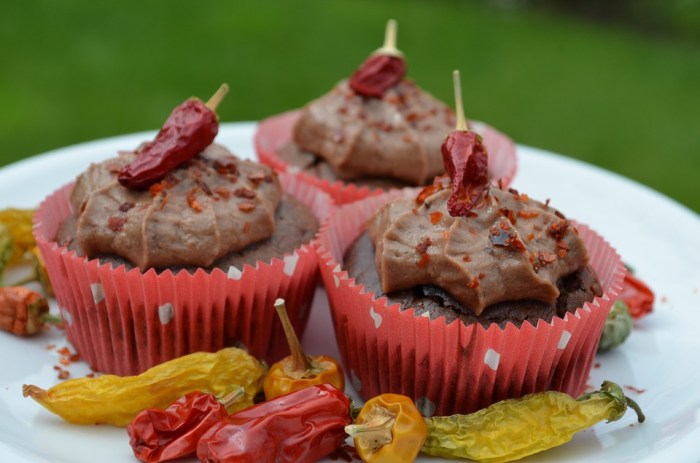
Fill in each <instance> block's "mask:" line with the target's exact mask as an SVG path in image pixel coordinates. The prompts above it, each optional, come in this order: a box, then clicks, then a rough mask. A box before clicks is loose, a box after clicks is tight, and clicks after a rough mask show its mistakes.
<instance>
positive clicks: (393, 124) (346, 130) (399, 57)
mask: <svg viewBox="0 0 700 463" xmlns="http://www.w3.org/2000/svg"><path fill="white" fill-rule="evenodd" d="M453 126H454V115H453V113H452V110H451V109H450V108H449V107H448V106H446V105H445V104H443V103H442V102H440V101H438V100H437V99H435V98H434V97H433V96H431V95H430V94H428V93H426V92H425V91H423V90H422V89H420V88H419V87H418V86H417V85H416V84H415V83H413V82H412V81H410V80H409V79H407V78H405V61H404V59H403V54H402V53H401V52H400V51H399V50H398V49H396V47H395V22H393V21H389V23H388V24H387V34H386V39H385V44H384V46H383V47H382V48H380V49H379V50H377V51H376V52H375V53H373V54H372V55H371V56H370V57H369V58H368V59H367V60H366V61H365V62H364V63H363V64H362V66H360V68H359V69H357V70H356V71H355V73H354V74H353V75H352V76H351V77H350V79H347V80H341V81H340V82H339V83H338V84H337V85H336V86H335V87H334V88H333V89H332V90H331V91H330V92H329V93H327V94H326V95H324V96H322V97H320V98H318V99H317V100H314V101H312V102H310V103H308V104H307V105H306V106H305V107H304V108H303V109H302V111H301V115H300V117H299V119H298V121H297V123H296V125H295V126H294V129H293V138H294V141H295V143H296V144H297V145H298V147H299V148H300V149H302V150H304V151H308V152H311V153H314V154H315V155H317V156H318V157H320V158H322V159H324V160H325V161H326V162H327V163H328V164H329V165H330V166H331V167H332V168H333V170H334V171H335V174H336V176H337V177H338V178H340V179H344V180H353V179H356V178H362V177H387V178H392V179H396V180H400V181H403V182H406V183H409V184H414V185H424V184H426V183H427V182H429V181H430V180H431V179H432V178H433V177H434V176H436V175H438V174H441V173H442V165H441V163H440V149H439V147H440V144H441V143H442V140H443V139H444V137H445V136H446V135H447V134H448V133H449V131H450V130H451V128H452V127H453ZM406 160H410V161H411V162H406Z"/></svg>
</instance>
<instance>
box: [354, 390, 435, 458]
mask: <svg viewBox="0 0 700 463" xmlns="http://www.w3.org/2000/svg"><path fill="white" fill-rule="evenodd" d="M345 432H347V433H348V434H349V435H350V436H351V437H352V438H353V439H354V441H355V449H356V450H357V453H358V454H359V455H360V458H362V461H366V462H367V463H402V462H406V461H413V460H414V459H415V458H416V456H417V455H418V452H420V449H421V447H422V446H423V442H424V441H425V438H426V436H427V434H428V427H427V425H426V424H425V421H424V419H423V417H422V416H421V414H420V412H419V411H418V409H417V408H416V406H415V404H414V403H413V400H411V399H410V398H408V397H406V396H404V395H400V394H391V393H387V394H381V395H378V396H376V397H373V398H371V399H370V400H368V401H367V402H365V404H364V405H363V406H362V410H360V413H359V415H357V418H355V423H354V424H351V425H348V426H346V427H345Z"/></svg>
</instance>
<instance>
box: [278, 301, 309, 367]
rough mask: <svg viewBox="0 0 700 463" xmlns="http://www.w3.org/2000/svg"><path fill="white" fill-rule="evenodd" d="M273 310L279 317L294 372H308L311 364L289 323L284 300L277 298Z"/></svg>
mask: <svg viewBox="0 0 700 463" xmlns="http://www.w3.org/2000/svg"><path fill="white" fill-rule="evenodd" d="M275 310H276V311H277V315H278V316H279V317H280V322H282V328H283V329H284V335H285V336H286V337H287V344H289V350H290V351H291V353H292V364H293V367H294V370H296V371H308V370H310V369H311V363H310V362H309V359H308V357H306V354H304V350H303V349H302V348H301V343H300V342H299V338H298V337H297V334H296V333H295V332H294V327H293V326H292V322H290V321H289V315H287V308H286V307H285V305H284V299H280V298H278V299H277V300H276V301H275Z"/></svg>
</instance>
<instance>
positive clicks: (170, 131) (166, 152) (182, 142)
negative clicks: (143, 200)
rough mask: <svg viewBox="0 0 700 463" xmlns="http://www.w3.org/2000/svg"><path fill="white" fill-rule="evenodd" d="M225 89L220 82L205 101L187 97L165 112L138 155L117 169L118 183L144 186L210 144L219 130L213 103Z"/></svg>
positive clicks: (216, 103) (136, 186)
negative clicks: (215, 90)
mask: <svg viewBox="0 0 700 463" xmlns="http://www.w3.org/2000/svg"><path fill="white" fill-rule="evenodd" d="M227 92H228V85H226V84H223V85H222V86H221V87H220V88H219V90H218V91H217V92H216V93H215V94H214V95H213V96H212V97H211V99H209V101H208V102H207V103H206V104H205V103H204V102H203V101H202V100H200V99H198V98H190V99H188V100H186V101H185V102H183V103H181V104H180V105H178V106H177V107H176V108H175V109H174V110H173V112H172V113H171V114H170V116H168V119H167V120H166V121H165V124H164V125H163V127H161V129H160V131H159V132H158V134H157V135H156V138H155V139H154V140H153V141H151V142H149V143H146V144H145V145H144V146H142V147H141V148H140V149H139V151H138V157H137V158H136V159H135V160H134V161H132V162H131V163H130V164H127V165H126V166H124V167H123V168H122V169H121V171H120V172H119V177H118V179H119V183H121V184H122V185H124V186H125V187H127V188H139V189H144V188H148V187H149V186H150V185H152V184H153V183H155V182H157V181H159V180H161V179H162V178H163V177H164V176H165V175H166V174H167V173H168V172H170V171H171V170H173V169H175V168H176V167H177V166H179V165H180V164H182V163H183V162H185V161H187V160H189V159H191V158H193V157H194V156H196V155H198V154H199V153H201V152H202V150H204V148H206V147H207V146H209V145H211V143H212V142H213V141H214V138H215V137H216V134H217V133H218V131H219V120H218V116H217V115H216V112H215V110H216V107H217V106H218V104H219V102H220V101H221V99H222V98H223V97H224V96H225V95H226V93H227Z"/></svg>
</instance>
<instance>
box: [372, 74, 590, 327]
mask: <svg viewBox="0 0 700 463" xmlns="http://www.w3.org/2000/svg"><path fill="white" fill-rule="evenodd" d="M454 82H455V100H456V102H457V123H456V125H457V130H454V131H452V132H451V133H450V134H449V135H448V136H447V138H446V139H445V141H444V143H443V144H442V147H441V153H442V159H443V163H444V167H445V172H446V175H445V176H443V177H438V178H436V179H435V180H434V182H433V185H431V186H429V187H426V188H424V189H423V190H422V191H421V192H420V194H419V195H418V197H417V198H416V199H400V200H397V201H394V202H392V203H389V204H387V205H386V206H384V207H383V208H382V209H380V210H379V211H378V212H376V213H375V214H374V215H373V216H372V217H371V218H370V220H369V224H368V232H369V235H370V238H371V239H372V241H373V243H374V247H375V260H376V267H377V273H378V274H379V279H380V282H381V286H382V290H383V291H384V292H385V293H387V292H391V291H396V290H400V289H408V288H411V287H414V286H419V285H434V286H437V287H439V288H442V289H443V290H444V291H446V292H447V293H449V294H450V295H451V296H452V297H453V298H454V299H455V300H457V301H458V302H459V303H461V304H462V305H463V306H465V307H467V308H469V309H470V310H471V311H472V312H474V314H476V315H477V316H478V315H480V314H481V313H482V312H483V311H484V309H485V308H486V307H488V306H490V305H493V304H496V303H499V302H505V301H518V300H531V301H542V302H546V303H553V302H555V301H556V300H557V298H558V297H559V289H558V287H557V282H558V281H559V279H560V278H561V277H564V276H566V275H569V274H571V273H573V272H575V271H577V270H579V269H582V268H584V267H585V266H586V265H587V263H588V252H587V250H586V247H585V245H584V243H583V240H582V239H581V238H580V237H579V236H578V233H577V231H576V229H575V228H574V227H573V226H572V225H571V224H570V223H569V221H568V220H567V219H566V217H564V215H563V214H561V213H560V212H558V211H556V210H555V209H552V208H550V207H549V204H543V203H541V202H538V201H535V200H532V199H530V198H529V197H528V196H527V195H525V194H519V193H518V192H517V191H515V190H508V191H503V190H501V189H500V188H498V187H497V186H494V185H493V183H492V182H491V180H490V178H489V175H488V153H487V151H486V147H485V146H484V144H483V142H482V139H481V137H480V136H479V135H477V134H476V133H474V132H472V131H471V130H468V129H467V124H466V120H465V118H464V111H463V109H462V103H461V100H462V98H461V88H460V85H459V73H458V72H457V71H455V73H454Z"/></svg>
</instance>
